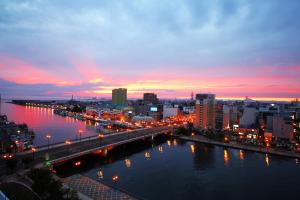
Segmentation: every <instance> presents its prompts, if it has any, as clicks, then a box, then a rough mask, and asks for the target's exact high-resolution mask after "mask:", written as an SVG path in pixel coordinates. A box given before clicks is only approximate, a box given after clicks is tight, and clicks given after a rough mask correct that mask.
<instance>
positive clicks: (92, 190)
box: [62, 174, 136, 200]
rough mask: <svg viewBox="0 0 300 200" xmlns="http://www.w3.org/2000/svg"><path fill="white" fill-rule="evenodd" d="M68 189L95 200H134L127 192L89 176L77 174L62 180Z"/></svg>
mask: <svg viewBox="0 0 300 200" xmlns="http://www.w3.org/2000/svg"><path fill="white" fill-rule="evenodd" d="M62 181H63V183H64V184H65V185H67V186H68V187H70V188H72V189H74V190H76V191H77V192H80V193H81V194H83V195H85V196H87V197H89V198H90V199H94V200H134V199H136V198H134V197H132V195H129V194H127V193H126V192H123V191H120V190H118V189H114V188H112V187H110V186H107V185H105V184H103V183H100V182H98V181H95V180H93V179H91V178H89V177H87V176H84V175H81V174H76V175H73V176H70V177H67V178H64V179H62Z"/></svg>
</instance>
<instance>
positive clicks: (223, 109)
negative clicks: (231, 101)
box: [215, 101, 229, 130]
mask: <svg viewBox="0 0 300 200" xmlns="http://www.w3.org/2000/svg"><path fill="white" fill-rule="evenodd" d="M215 109H216V125H215V126H216V127H215V128H216V129H218V130H223V129H228V128H229V107H228V106H227V105H224V104H223V102H220V101H219V102H217V104H216V108H215Z"/></svg>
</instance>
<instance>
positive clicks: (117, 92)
mask: <svg viewBox="0 0 300 200" xmlns="http://www.w3.org/2000/svg"><path fill="white" fill-rule="evenodd" d="M112 103H113V104H114V105H117V106H125V105H126V104H127V89H126V88H118V89H113V90H112Z"/></svg>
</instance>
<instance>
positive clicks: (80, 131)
mask: <svg viewBox="0 0 300 200" xmlns="http://www.w3.org/2000/svg"><path fill="white" fill-rule="evenodd" d="M82 132H83V131H82V130H81V129H79V130H78V133H79V141H80V142H81V134H82Z"/></svg>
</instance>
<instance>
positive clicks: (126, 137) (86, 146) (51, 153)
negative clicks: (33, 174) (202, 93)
mask: <svg viewBox="0 0 300 200" xmlns="http://www.w3.org/2000/svg"><path fill="white" fill-rule="evenodd" d="M172 129H173V127H170V126H166V127H156V128H148V129H142V130H133V131H128V132H124V133H121V134H115V135H111V136H106V137H104V138H95V139H91V140H82V141H81V142H76V143H71V144H65V145H60V146H57V147H51V148H49V149H47V148H43V149H41V150H37V151H36V152H33V151H28V152H23V153H20V154H18V155H17V156H16V158H17V159H18V162H19V163H21V160H22V159H24V158H25V157H31V156H32V158H34V163H33V164H34V165H37V164H40V163H43V162H45V158H46V154H48V157H49V160H50V161H54V162H56V161H57V162H58V161H60V160H61V159H62V158H63V159H71V158H74V157H78V156H82V155H84V154H88V153H92V152H93V151H96V150H99V149H102V148H105V147H107V146H109V145H113V144H121V143H126V142H130V141H134V140H138V139H141V138H143V137H151V135H152V134H156V133H160V132H165V131H171V130H172ZM5 170H6V169H5V162H4V160H1V161H0V176H1V175H3V174H4V173H5Z"/></svg>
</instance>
